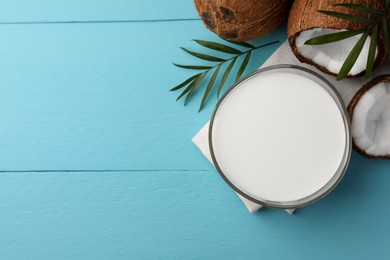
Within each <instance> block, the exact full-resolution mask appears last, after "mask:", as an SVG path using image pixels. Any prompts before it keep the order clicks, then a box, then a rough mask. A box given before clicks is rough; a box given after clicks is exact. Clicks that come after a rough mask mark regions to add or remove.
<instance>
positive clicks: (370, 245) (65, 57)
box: [0, 0, 390, 260]
mask: <svg viewBox="0 0 390 260" xmlns="http://www.w3.org/2000/svg"><path fill="white" fill-rule="evenodd" d="M0 6H1V8H0V32H1V33H0V39H1V41H0V79H1V81H0V82H1V83H0V122H1V124H0V147H1V149H0V158H1V159H0V205H1V214H0V230H1V236H0V259H2V260H3V259H5V260H14V259H15V260H19V259H32V260H34V259H39V260H42V259H43V260H45V259H50V260H51V259H76V260H78V259H80V260H81V259H82V260H88V259H93V260H99V259H310V260H311V259H313V258H315V259H388V258H389V255H390V251H389V250H388V245H389V235H388V234H389V233H390V221H389V218H388V217H387V216H388V215H389V213H390V208H389V207H387V206H386V205H387V204H388V198H389V196H390V191H389V189H388V186H389V184H390V175H389V171H390V161H384V160H368V159H364V158H363V157H361V156H360V155H358V154H356V153H354V154H353V157H352V161H351V166H350V168H349V170H348V173H347V175H346V177H345V179H344V180H343V181H342V183H341V184H340V185H339V186H338V187H337V188H336V189H335V190H334V191H333V192H332V193H331V194H330V195H329V196H328V197H326V198H325V199H324V200H322V201H320V202H318V203H316V204H314V205H312V206H309V207H307V208H305V209H302V210H300V211H298V212H297V214H296V215H294V216H290V215H287V214H286V213H285V212H283V211H278V210H271V209H265V210H264V211H262V212H261V213H258V214H254V215H251V214H249V213H248V212H247V211H246V209H245V207H244V206H243V205H242V203H241V201H240V200H239V199H238V198H237V196H236V195H235V194H234V192H232V191H231V190H230V189H229V188H228V186H227V185H226V184H225V183H224V182H223V181H222V180H221V179H220V177H219V176H218V174H217V173H216V172H215V170H214V169H213V168H212V166H211V165H210V164H209V163H208V162H207V160H206V159H205V158H203V156H202V155H201V154H200V152H199V151H198V150H197V148H196V147H195V146H194V145H192V144H191V142H190V139H191V137H192V136H193V135H194V134H195V133H196V132H197V131H198V130H199V129H200V127H201V126H202V125H203V124H204V123H205V122H206V121H207V120H208V118H209V116H210V113H211V110H212V108H213V105H214V104H215V102H216V97H215V93H212V95H211V96H210V102H209V103H208V105H207V106H206V107H205V109H204V111H203V112H201V113H199V114H197V113H196V111H197V108H198V105H199V103H198V102H199V101H200V100H199V97H200V95H201V93H199V92H198V93H195V95H197V97H196V100H194V101H191V102H190V103H189V105H188V107H186V108H183V107H182V105H181V104H179V103H175V102H174V100H175V98H176V96H177V94H176V93H169V92H168V89H169V88H170V87H173V86H174V85H175V84H178V83H179V82H180V81H182V80H184V79H185V78H186V77H187V76H189V75H191V73H192V72H189V71H185V70H182V69H178V68H174V67H173V66H172V65H171V62H173V61H175V62H179V63H193V62H194V59H192V58H191V57H189V56H188V55H185V54H184V53H182V52H180V50H179V49H178V47H179V46H184V47H188V48H191V49H194V50H200V47H197V46H196V45H195V43H193V42H191V41H190V40H191V39H193V38H200V39H205V40H219V39H218V38H217V37H216V36H215V35H213V34H211V33H210V32H209V31H208V30H206V29H205V28H204V27H203V25H202V23H201V21H181V22H178V21H164V22H152V23H151V22H137V21H139V20H171V19H173V20H175V19H179V20H180V19H193V18H197V16H196V13H195V9H194V8H193V3H192V1H190V0H186V1H181V0H167V1H151V0H145V1H130V0H128V1H126V0H116V1H102V0H94V1H92V0H85V1H74V0H69V1H63V0H59V1H49V0H37V1H32V0H28V1H22V0H12V1H11V0H6V1H5V0H3V1H1V5H0ZM90 21H91V22H92V23H89V22H90ZM104 21H107V22H108V23H106V22H104ZM112 21H113V22H114V23H112ZM126 21H131V22H126ZM41 22H43V24H39V23H41ZM57 22H59V23H57ZM20 23H22V24H20ZM37 23H38V24H37ZM276 39H278V40H284V39H286V32H285V27H281V28H280V29H279V30H278V31H276V32H275V33H273V34H271V35H270V36H267V37H265V38H263V39H262V40H261V41H260V42H256V43H255V44H259V43H262V42H268V41H271V40H276ZM276 48H277V45H275V46H270V47H268V48H267V49H264V50H260V51H258V52H256V53H255V54H254V55H253V59H252V61H251V63H250V64H249V67H248V69H247V71H246V73H248V72H250V71H253V70H255V69H256V68H257V67H258V66H260V65H261V64H262V63H263V62H264V60H265V59H266V58H267V57H268V56H269V55H270V54H271V53H272V52H273V51H274V50H275V49H276ZM230 83H231V81H230V82H228V84H230Z"/></svg>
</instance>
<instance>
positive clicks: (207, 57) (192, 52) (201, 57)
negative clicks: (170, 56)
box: [180, 47, 225, 62]
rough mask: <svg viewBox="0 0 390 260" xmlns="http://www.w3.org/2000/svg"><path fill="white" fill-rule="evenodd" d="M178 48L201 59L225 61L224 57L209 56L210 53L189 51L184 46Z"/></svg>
mask: <svg viewBox="0 0 390 260" xmlns="http://www.w3.org/2000/svg"><path fill="white" fill-rule="evenodd" d="M180 49H182V50H183V51H185V52H187V53H188V54H191V55H192V56H195V57H197V58H199V59H202V60H207V61H213V62H223V61H225V59H221V58H218V57H214V56H210V55H207V54H203V53H199V52H194V51H190V50H187V49H186V48H183V47H180Z"/></svg>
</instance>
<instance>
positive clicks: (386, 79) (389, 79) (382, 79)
mask: <svg viewBox="0 0 390 260" xmlns="http://www.w3.org/2000/svg"><path fill="white" fill-rule="evenodd" d="M380 83H388V84H390V74H389V75H381V76H378V77H376V78H374V79H372V80H371V81H369V82H368V83H367V84H366V85H364V86H363V87H362V88H361V89H360V90H359V91H358V92H357V93H356V94H355V96H354V97H353V98H352V100H351V102H350V103H349V105H348V107H347V110H348V115H349V118H350V119H351V122H352V120H354V119H355V118H354V117H355V116H356V115H355V114H354V112H355V108H356V105H357V104H358V103H359V101H360V100H361V98H362V97H363V96H364V95H365V94H368V92H369V91H370V90H371V89H372V88H373V87H375V86H377V85H378V84H380ZM376 98H378V97H376ZM379 98H380V97H379ZM367 109H369V108H367ZM385 134H388V135H390V133H385ZM352 145H353V147H354V149H355V150H356V151H357V152H359V153H360V154H362V155H363V156H365V157H367V158H382V159H390V152H389V153H388V154H385V155H374V154H371V153H368V152H367V151H366V150H364V149H363V148H362V147H360V146H359V145H358V144H357V142H356V140H355V138H352Z"/></svg>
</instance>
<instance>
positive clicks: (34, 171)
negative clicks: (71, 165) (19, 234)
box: [0, 169, 209, 173]
mask: <svg viewBox="0 0 390 260" xmlns="http://www.w3.org/2000/svg"><path fill="white" fill-rule="evenodd" d="M49 172H52V173H72V172H78V173H83V172H85V173H88V172H209V170H180V169H179V170H147V169H140V170H134V169H133V170H9V171H6V170H5V171H0V173H49Z"/></svg>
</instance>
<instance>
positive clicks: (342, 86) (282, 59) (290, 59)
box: [192, 41, 390, 214]
mask: <svg viewBox="0 0 390 260" xmlns="http://www.w3.org/2000/svg"><path fill="white" fill-rule="evenodd" d="M277 64H293V65H299V66H302V67H306V68H308V69H311V70H315V71H316V72H317V73H318V74H320V75H322V76H323V77H324V78H326V79H327V80H328V81H329V82H330V83H331V84H332V85H333V86H335V88H336V90H337V91H338V92H339V94H340V96H341V98H342V99H343V101H344V104H345V105H348V103H349V102H350V101H351V99H352V97H353V96H354V95H355V93H356V91H358V89H359V88H360V87H362V86H363V84H364V79H362V78H357V79H343V80H341V81H337V80H336V78H335V77H333V76H330V75H327V74H325V73H323V72H321V71H319V70H317V69H316V68H315V67H313V66H310V65H308V64H304V63H301V62H300V61H299V60H297V59H296V58H295V56H294V54H293V53H292V51H291V48H290V46H289V44H288V42H287V41H285V42H284V43H283V44H282V45H281V46H280V47H279V48H278V49H277V50H276V51H275V52H274V53H273V54H272V55H271V57H269V59H268V60H267V61H266V62H265V63H264V64H263V65H262V66H261V67H260V68H263V67H268V66H272V65H277ZM385 73H390V63H389V62H387V63H386V64H384V65H382V66H381V68H379V69H378V70H377V71H376V72H375V73H374V75H373V76H372V77H375V76H377V75H382V74H385ZM208 131H209V122H207V123H206V124H205V125H204V126H203V127H202V129H200V131H199V132H198V133H197V134H196V135H195V136H194V137H193V138H192V142H194V143H195V145H196V146H197V147H198V148H199V149H200V151H201V152H202V153H203V155H204V156H205V157H206V158H207V159H208V160H209V161H210V162H211V163H213V161H212V159H211V155H210V149H209V141H208ZM237 195H238V197H239V198H240V199H241V200H242V202H243V203H244V205H245V206H246V207H247V209H248V210H249V212H250V213H254V212H256V211H258V210H259V209H261V208H262V207H263V206H262V205H259V204H257V203H255V202H252V201H250V200H248V199H246V198H244V197H242V196H241V195H240V194H238V193H237ZM294 210H295V209H287V210H286V211H287V212H288V213H289V214H292V213H294Z"/></svg>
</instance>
